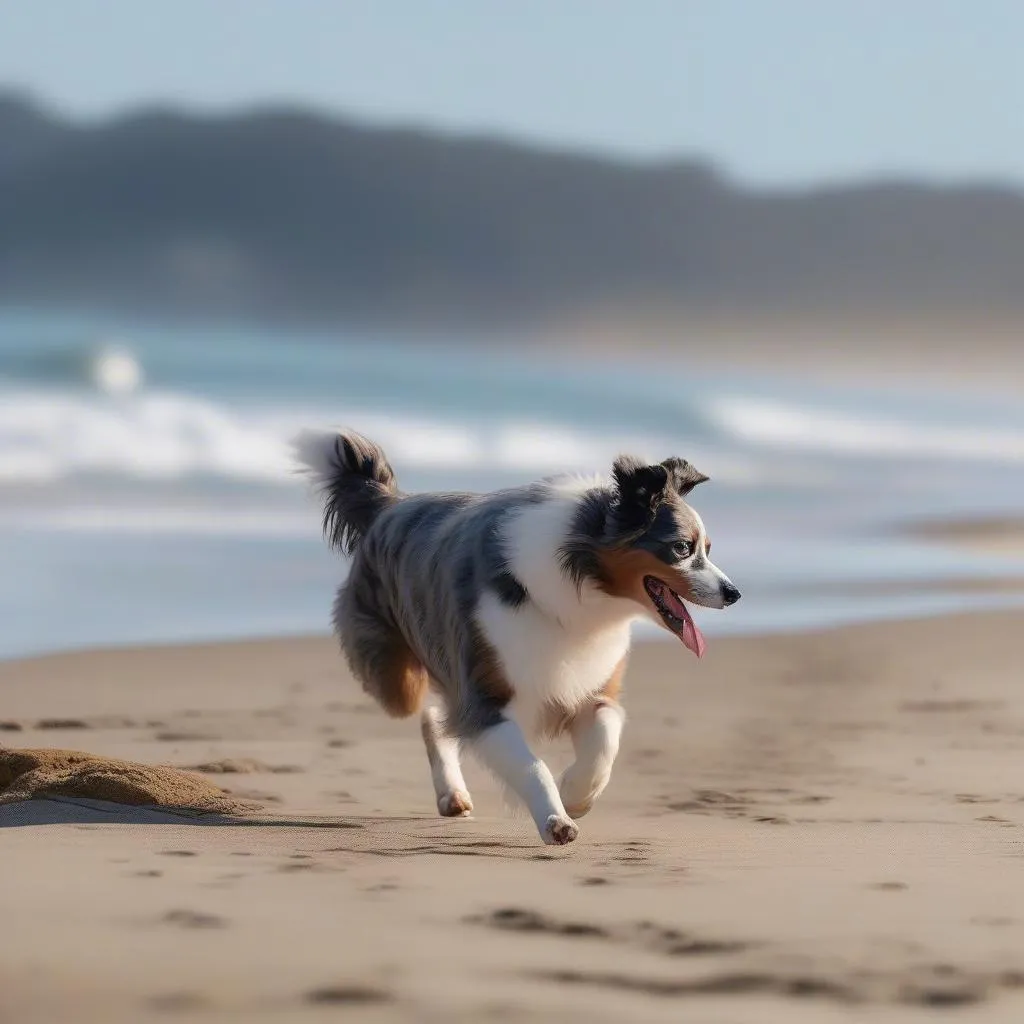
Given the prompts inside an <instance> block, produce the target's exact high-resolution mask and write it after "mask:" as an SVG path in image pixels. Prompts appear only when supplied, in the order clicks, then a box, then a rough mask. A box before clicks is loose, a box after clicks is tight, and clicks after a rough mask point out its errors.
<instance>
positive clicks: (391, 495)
mask: <svg viewBox="0 0 1024 1024" xmlns="http://www.w3.org/2000/svg"><path fill="white" fill-rule="evenodd" d="M295 447H296V454H297V457H298V460H299V462H300V463H301V464H302V466H303V467H304V469H305V471H306V472H307V473H308V474H309V476H310V477H311V478H312V480H313V482H314V483H315V485H316V486H317V488H318V490H319V492H320V494H321V496H322V498H323V528H324V534H325V537H326V539H327V540H328V542H329V543H330V544H331V546H332V547H334V548H336V549H338V550H339V551H341V552H343V553H344V554H346V555H349V556H351V562H350V570H349V574H348V577H347V579H346V581H345V582H344V583H343V584H342V586H341V587H340V588H339V590H338V594H337V598H336V600H335V602H334V614H333V622H334V628H335V631H336V633H337V635H338V638H339V640H340V642H341V647H342V650H343V652H344V655H345V657H346V659H347V661H348V663H349V666H350V667H351V670H352V672H353V673H354V675H355V676H356V678H357V679H358V680H359V681H360V682H361V684H362V686H363V688H364V690H365V691H366V692H367V693H369V694H370V695H371V696H372V697H374V698H375V699H376V700H377V701H378V703H380V705H381V706H382V707H383V708H384V710H385V711H386V712H387V713H388V714H389V715H391V716H393V717H396V718H405V717H409V716H412V715H415V714H417V713H419V714H420V716H421V718H420V721H421V726H422V732H423V739H424V741H425V743H426V747H427V756H428V758H429V761H430V769H431V774H432V776H433V781H434V789H435V792H436V794H437V808H438V810H439V811H440V813H441V814H442V815H445V816H457V815H463V814H469V813H470V812H471V811H472V808H473V804H472V801H471V800H470V796H469V791H468V789H467V787H466V783H465V781H464V779H463V776H462V768H461V764H460V756H459V755H460V749H461V748H462V747H463V746H468V747H470V748H471V749H472V750H473V751H474V752H475V753H476V754H477V756H478V757H479V758H480V759H481V760H482V761H483V762H484V764H485V765H486V766H487V767H488V768H489V769H490V770H491V771H492V772H494V774H495V775H496V776H497V777H498V779H499V780H500V781H501V782H502V783H503V784H504V785H505V786H506V787H507V789H508V790H509V791H511V793H512V794H513V795H514V796H515V797H516V798H518V800H520V801H522V803H524V804H525V805H526V807H527V808H528V809H529V812H530V815H531V817H532V818H533V820H534V822H535V824H536V826H537V831H538V832H539V833H540V836H541V838H542V839H543V840H544V842H545V843H548V844H554V845H562V844H565V843H571V842H572V841H573V840H574V839H576V837H577V835H578V834H579V829H578V828H577V825H576V823H575V821H574V819H576V818H580V817H582V816H583V815H584V814H586V813H587V812H588V811H589V810H590V809H591V807H592V806H593V804H594V801H595V800H596V799H597V798H598V796H600V794H601V793H602V791H603V790H604V789H605V787H606V786H607V785H608V781H609V779H610V778H611V772H612V765H613V763H614V761H615V757H616V755H617V753H618V749H619V737H620V734H621V732H622V727H623V723H624V721H625V714H624V712H623V709H622V705H621V703H620V700H619V698H620V693H621V689H622V680H623V674H624V671H625V666H626V657H627V654H628V651H629V644H630V625H631V622H632V621H633V620H634V619H636V618H638V617H642V616H646V617H647V618H649V619H652V620H653V621H654V622H655V623H657V624H658V625H660V626H662V627H664V628H665V629H667V630H668V631H669V632H671V633H673V634H675V635H676V636H677V637H678V638H679V639H680V640H681V641H682V642H683V644H684V645H685V646H686V647H687V648H689V650H691V651H692V652H693V653H694V654H696V655H697V657H700V656H701V655H703V653H704V638H703V636H702V635H701V632H700V630H699V629H698V628H697V626H696V624H695V623H694V621H693V618H692V617H691V615H690V612H689V609H688V608H687V605H686V603H687V602H689V603H691V604H695V605H702V606H704V607H708V608H725V607H727V606H729V605H732V604H735V603H736V601H738V600H739V597H740V592H739V591H738V590H737V589H736V587H735V586H733V584H732V583H731V582H730V581H729V579H728V578H727V577H726V576H725V575H724V574H723V573H722V572H721V570H719V569H718V568H717V567H716V566H715V565H714V564H713V563H712V562H711V559H710V557H709V556H710V553H711V542H710V540H709V539H708V536H707V533H706V532H705V529H704V524H703V523H702V521H701V519H700V516H698V515H697V513H696V512H695V511H694V510H693V509H692V508H691V507H690V506H689V505H688V504H687V503H686V502H685V501H684V498H685V497H686V496H687V495H688V494H689V493H690V491H691V490H692V489H693V488H694V487H695V486H697V485H698V484H700V483H703V482H704V481H706V480H707V479H708V478H707V477H706V476H704V475H703V474H702V473H699V472H698V471H697V470H696V469H694V467H693V466H692V465H690V463H688V462H685V461H684V460H682V459H677V458H670V459H666V460H665V461H664V462H660V463H656V464H653V465H649V464H647V463H645V462H643V461H641V460H639V459H635V458H632V457H628V456H623V457H620V458H619V459H617V460H616V461H615V463H614V466H613V468H612V474H611V478H610V479H607V480H605V479H600V478H598V479H593V480H584V479H578V478H571V477H565V478H552V479H548V480H544V481H541V482H539V483H535V484H530V485H527V486H523V487H516V488H511V489H507V490H501V491H495V492H492V493H489V494H447V493H440V494H415V495H405V494H403V493H402V492H400V491H399V489H398V485H397V482H396V480H395V474H394V471H393V470H392V468H391V465H390V464H389V462H388V460H387V457H386V456H385V454H384V452H383V451H382V450H381V448H380V447H379V446H377V445H376V444H374V443H373V442H372V441H369V440H367V439H366V438H365V437H362V436H361V435H359V434H356V433H351V432H345V433H339V434H317V433H306V434H303V435H302V436H300V437H299V438H298V439H297V441H296V445H295ZM430 694H433V696H434V698H435V701H436V703H434V702H430V701H428V695H430ZM564 733H568V734H569V737H570V738H571V740H572V744H573V747H574V749H575V754H576V760H575V762H574V763H573V764H572V766H571V767H570V768H568V769H567V771H566V772H565V773H564V774H563V776H562V778H561V779H560V781H558V782H556V781H555V779H554V777H553V776H552V774H551V771H550V770H549V769H548V767H547V765H545V764H544V762H543V761H541V760H540V759H539V758H538V757H537V756H536V755H535V754H534V753H533V751H532V750H531V748H530V746H529V741H531V740H535V739H537V738H540V737H552V736H558V735H561V734H564Z"/></svg>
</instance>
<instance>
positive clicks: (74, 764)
mask: <svg viewBox="0 0 1024 1024" xmlns="http://www.w3.org/2000/svg"><path fill="white" fill-rule="evenodd" d="M59 796H64V797H81V798H85V799H89V800H105V801H108V802H109V803H116V804H130V805H132V806H152V807H168V808H174V809H176V810H183V811H191V812H193V813H197V814H213V813H216V814H240V813H243V812H246V811H253V810H257V809H259V805H258V804H255V803H253V802H252V801H246V800H239V799H236V798H235V797H232V796H230V795H229V794H227V793H225V792H224V791H223V790H222V789H218V788H217V787H216V786H214V785H213V784H212V783H210V782H207V781H206V779H203V778H201V777H200V776H198V775H194V774H192V773H191V772H186V771H182V770H181V769H180V768H165V767H157V766H154V765H145V764H136V763H134V762H132V761H120V760H117V759H116V758H113V757H99V756H97V755H95V754H86V753H83V752H81V751H78V750H11V749H0V804H8V803H14V802H15V801H18V800H33V799H40V798H44V797H59Z"/></svg>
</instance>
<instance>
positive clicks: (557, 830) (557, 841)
mask: <svg viewBox="0 0 1024 1024" xmlns="http://www.w3.org/2000/svg"><path fill="white" fill-rule="evenodd" d="M579 834H580V830H579V828H578V827H577V826H576V823H575V822H574V821H572V820H571V819H570V818H564V817H562V816H561V815H560V814H552V815H551V817H550V818H548V820H547V821H546V822H544V828H543V829H541V833H540V837H541V839H543V840H544V842H545V843H547V845H548V846H565V845H566V844H567V843H571V842H572V841H573V840H574V839H575V838H576V837H577V836H578V835H579Z"/></svg>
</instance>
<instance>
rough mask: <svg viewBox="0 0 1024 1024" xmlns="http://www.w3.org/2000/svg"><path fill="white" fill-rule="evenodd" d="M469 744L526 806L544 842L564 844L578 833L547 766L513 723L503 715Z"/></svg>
mask: <svg viewBox="0 0 1024 1024" xmlns="http://www.w3.org/2000/svg"><path fill="white" fill-rule="evenodd" d="M473 746H474V749H475V750H476V752H477V754H478V756H479V757H480V760H481V761H483V763H484V764H485V765H486V766H487V767H488V768H490V770H491V771H492V772H494V774H495V775H497V776H498V778H499V779H500V780H501V781H502V782H504V783H505V785H506V786H508V788H509V789H511V790H512V791H513V792H514V793H515V794H516V795H517V796H518V797H519V798H520V799H521V800H522V801H523V802H524V803H525V804H526V806H527V807H528V808H529V811H530V815H531V816H532V817H533V820H534V823H535V824H536V826H537V831H538V832H539V833H540V837H541V839H543V840H544V842H545V843H547V844H548V845H549V846H564V845H565V844H566V843H571V842H572V841H573V840H574V839H575V838H576V837H577V836H578V835H579V829H578V828H577V827H576V824H575V823H574V822H573V820H572V818H570V817H569V815H568V814H566V812H565V808H564V807H563V806H562V798H561V797H560V796H559V795H558V786H557V785H555V779H554V776H553V775H552V774H551V769H549V768H548V766H547V765H546V764H545V763H544V762H543V761H542V760H541V759H540V758H539V757H537V756H536V754H534V753H533V751H532V750H530V748H529V746H528V745H527V742H526V740H525V738H524V737H523V733H522V730H521V729H520V728H519V726H518V725H516V723H515V722H513V721H512V720H511V719H508V718H503V719H502V720H501V721H500V722H499V723H498V724H497V725H492V726H491V727H490V728H488V729H484V730H483V732H481V733H479V734H478V735H477V736H476V737H475V739H474V740H473Z"/></svg>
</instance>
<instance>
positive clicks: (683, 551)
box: [672, 540, 693, 559]
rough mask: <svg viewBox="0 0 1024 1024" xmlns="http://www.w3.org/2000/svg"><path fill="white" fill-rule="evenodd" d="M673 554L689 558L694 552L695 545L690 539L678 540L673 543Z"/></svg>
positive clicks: (677, 556) (681, 557)
mask: <svg viewBox="0 0 1024 1024" xmlns="http://www.w3.org/2000/svg"><path fill="white" fill-rule="evenodd" d="M672 554H673V555H675V556H676V558H679V559H683V558H689V557H690V555H692V554H693V545H692V544H691V543H690V542H689V541H688V540H681V541H677V542H676V543H675V544H673V545H672Z"/></svg>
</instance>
